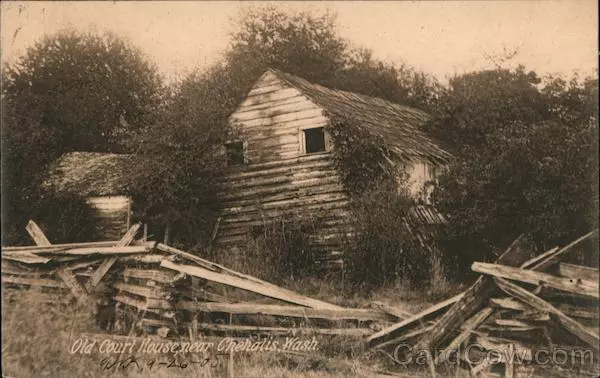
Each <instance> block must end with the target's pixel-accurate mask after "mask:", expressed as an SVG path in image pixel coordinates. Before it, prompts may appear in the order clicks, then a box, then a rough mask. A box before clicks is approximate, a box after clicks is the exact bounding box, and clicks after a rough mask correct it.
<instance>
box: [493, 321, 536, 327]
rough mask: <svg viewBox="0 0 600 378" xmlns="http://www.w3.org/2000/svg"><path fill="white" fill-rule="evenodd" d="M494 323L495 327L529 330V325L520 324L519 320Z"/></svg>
mask: <svg viewBox="0 0 600 378" xmlns="http://www.w3.org/2000/svg"><path fill="white" fill-rule="evenodd" d="M494 323H495V324H496V325H499V326H505V327H513V328H519V327H520V328H530V327H531V324H527V323H525V322H522V321H520V320H516V319H495V320H494Z"/></svg>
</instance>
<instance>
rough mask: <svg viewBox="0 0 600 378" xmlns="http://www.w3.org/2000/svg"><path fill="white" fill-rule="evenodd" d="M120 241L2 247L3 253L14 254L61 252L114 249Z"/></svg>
mask: <svg viewBox="0 0 600 378" xmlns="http://www.w3.org/2000/svg"><path fill="white" fill-rule="evenodd" d="M117 242H118V240H115V241H99V242H85V243H64V244H52V245H50V246H47V247H42V246H39V245H28V246H22V247H21V246H18V247H10V246H7V247H2V253H14V252H32V253H36V252H59V251H61V250H64V249H71V248H83V247H114V246H115V245H116V244H117Z"/></svg>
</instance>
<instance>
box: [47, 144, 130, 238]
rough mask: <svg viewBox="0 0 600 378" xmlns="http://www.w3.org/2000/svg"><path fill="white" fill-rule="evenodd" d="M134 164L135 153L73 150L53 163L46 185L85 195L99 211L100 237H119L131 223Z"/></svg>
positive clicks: (61, 190)
mask: <svg viewBox="0 0 600 378" xmlns="http://www.w3.org/2000/svg"><path fill="white" fill-rule="evenodd" d="M132 166H133V156H132V155H126V154H113V153H99V152H70V153H67V154H64V155H63V156H61V157H60V158H59V159H58V160H56V161H55V162H54V163H53V164H52V166H51V167H50V171H49V175H48V178H47V179H46V181H45V182H44V186H45V187H46V188H47V189H50V190H53V191H56V192H60V193H75V194H77V195H79V196H81V197H83V198H85V199H86V201H87V202H88V203H89V204H90V205H91V207H92V208H94V209H95V210H96V217H97V222H96V227H97V229H96V230H95V231H96V233H95V234H96V235H98V240H118V239H120V238H121V236H122V235H123V234H125V232H127V230H128V229H129V226H130V224H131V204H132V200H131V198H130V197H129V196H127V195H126V193H127V190H126V188H127V186H128V181H129V177H130V175H129V171H130V170H131V169H132V168H131V167H132Z"/></svg>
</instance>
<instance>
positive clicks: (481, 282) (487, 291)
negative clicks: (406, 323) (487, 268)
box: [417, 235, 529, 351]
mask: <svg viewBox="0 0 600 378" xmlns="http://www.w3.org/2000/svg"><path fill="white" fill-rule="evenodd" d="M528 244H529V241H528V240H527V239H526V238H525V236H524V235H520V236H519V237H518V238H517V239H515V241H513V242H512V244H511V245H510V246H509V247H508V248H507V250H506V251H505V252H504V253H503V254H502V255H501V256H500V257H498V259H497V260H496V262H497V263H498V264H503V265H510V266H520V265H521V264H523V262H525V261H527V259H528V257H529V247H528ZM497 290H498V289H497V288H496V287H495V285H494V283H493V281H492V279H491V278H490V277H485V276H480V277H479V278H478V279H477V280H476V281H475V283H474V284H473V285H472V286H471V287H470V288H469V289H468V290H467V291H466V292H465V293H464V295H463V296H462V298H461V299H460V300H459V301H458V302H457V303H455V304H454V305H453V306H452V307H451V308H450V309H449V310H448V312H446V313H445V314H444V315H442V317H441V318H440V319H439V320H438V321H437V323H436V326H435V328H434V329H433V330H432V331H431V333H430V334H429V337H428V338H427V339H424V340H422V341H421V342H420V343H419V344H418V345H417V349H423V350H430V351H431V350H436V349H437V348H438V345H439V344H440V343H442V342H443V341H445V339H447V338H448V337H449V335H451V334H452V333H453V332H454V331H455V330H456V329H457V328H458V327H460V325H461V324H462V323H463V322H464V321H465V320H466V319H467V318H469V317H470V316H472V315H473V314H475V313H476V312H477V311H478V310H479V309H481V308H482V307H483V306H484V304H485V302H486V301H487V300H488V299H489V298H490V297H492V296H493V295H494V294H495V293H496V292H497Z"/></svg>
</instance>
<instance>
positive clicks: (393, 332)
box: [365, 293, 463, 346]
mask: <svg viewBox="0 0 600 378" xmlns="http://www.w3.org/2000/svg"><path fill="white" fill-rule="evenodd" d="M462 296H463V293H460V294H458V295H455V296H454V297H452V298H449V299H446V300H445V301H443V302H440V303H438V304H436V305H434V306H431V307H429V308H427V309H426V310H424V311H422V312H420V313H418V314H415V315H413V316H411V317H410V318H408V319H405V320H403V321H402V322H400V323H397V324H394V325H392V326H390V327H388V328H385V329H382V330H381V331H379V332H377V333H374V334H372V335H371V336H369V337H368V338H367V339H366V340H365V341H366V342H367V343H368V344H369V345H371V346H373V345H377V344H380V343H382V342H384V341H386V340H387V339H391V338H396V337H398V336H399V335H400V334H401V333H402V332H404V331H405V329H406V328H408V327H413V326H415V325H419V324H421V323H422V322H424V321H426V320H428V319H430V318H432V317H433V316H435V315H438V314H439V313H440V312H441V311H443V310H444V309H446V308H448V307H450V306H451V305H453V304H455V303H456V302H458V301H459V300H460V299H461V298H462Z"/></svg>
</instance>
